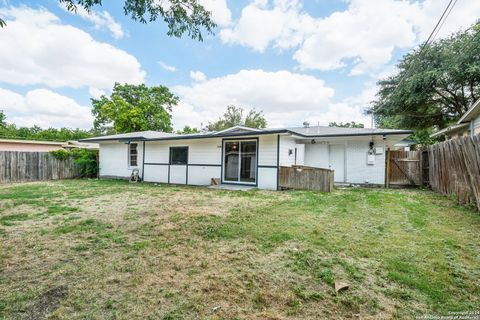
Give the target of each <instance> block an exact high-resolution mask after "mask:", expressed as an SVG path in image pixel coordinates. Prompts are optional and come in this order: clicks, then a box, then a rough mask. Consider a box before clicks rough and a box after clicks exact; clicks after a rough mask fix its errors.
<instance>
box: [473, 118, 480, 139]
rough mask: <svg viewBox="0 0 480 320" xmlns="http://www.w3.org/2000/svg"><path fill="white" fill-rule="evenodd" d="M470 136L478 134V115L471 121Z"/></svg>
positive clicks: (479, 129) (479, 132)
mask: <svg viewBox="0 0 480 320" xmlns="http://www.w3.org/2000/svg"><path fill="white" fill-rule="evenodd" d="M472 134H473V135H474V136H475V135H477V134H480V115H479V116H478V117H476V118H475V119H473V120H472Z"/></svg>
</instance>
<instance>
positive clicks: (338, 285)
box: [335, 281, 350, 292]
mask: <svg viewBox="0 0 480 320" xmlns="http://www.w3.org/2000/svg"><path fill="white" fill-rule="evenodd" d="M349 287H350V285H349V284H348V283H346V282H342V281H335V292H340V291H345V290H348V288H349Z"/></svg>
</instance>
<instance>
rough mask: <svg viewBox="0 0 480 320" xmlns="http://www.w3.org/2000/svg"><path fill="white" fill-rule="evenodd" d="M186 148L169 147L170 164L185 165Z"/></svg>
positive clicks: (186, 161) (186, 158)
mask: <svg viewBox="0 0 480 320" xmlns="http://www.w3.org/2000/svg"><path fill="white" fill-rule="evenodd" d="M187 163H188V147H171V148H170V164H187Z"/></svg>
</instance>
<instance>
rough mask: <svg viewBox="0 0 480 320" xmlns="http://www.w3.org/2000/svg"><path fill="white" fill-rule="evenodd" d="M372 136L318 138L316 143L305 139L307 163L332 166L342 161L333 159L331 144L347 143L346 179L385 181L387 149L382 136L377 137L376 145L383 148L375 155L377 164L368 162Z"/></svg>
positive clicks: (379, 182)
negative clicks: (380, 152) (381, 151)
mask: <svg viewBox="0 0 480 320" xmlns="http://www.w3.org/2000/svg"><path fill="white" fill-rule="evenodd" d="M370 141H371V138H370V137H349V138H335V139H325V140H323V141H321V140H318V141H316V143H315V144H312V143H311V142H310V141H305V165H306V166H311V167H318V168H332V169H335V168H333V167H332V163H335V162H340V161H335V160H340V159H332V158H331V154H330V147H329V146H330V145H338V144H343V145H345V158H344V163H345V165H344V181H345V182H346V183H358V184H366V183H368V184H384V183H385V180H384V179H385V150H386V145H385V143H384V142H383V140H382V138H378V137H377V138H375V147H378V148H379V149H380V148H383V153H382V154H376V155H375V164H373V165H368V164H367V153H368V150H369V143H370Z"/></svg>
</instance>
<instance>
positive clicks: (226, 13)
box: [200, 0, 232, 27]
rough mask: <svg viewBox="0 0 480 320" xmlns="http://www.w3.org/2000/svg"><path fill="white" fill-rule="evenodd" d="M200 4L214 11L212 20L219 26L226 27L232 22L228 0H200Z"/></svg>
mask: <svg viewBox="0 0 480 320" xmlns="http://www.w3.org/2000/svg"><path fill="white" fill-rule="evenodd" d="M200 4H201V5H202V6H203V7H204V8H205V9H206V10H208V11H210V12H211V13H212V20H213V21H214V22H215V23H216V24H217V25H218V26H219V27H226V26H229V25H230V24H231V23H232V12H231V11H230V9H229V8H228V5H227V1H226V0H200Z"/></svg>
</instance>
